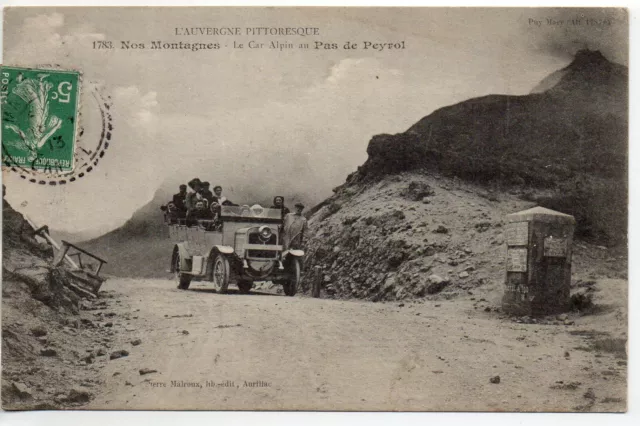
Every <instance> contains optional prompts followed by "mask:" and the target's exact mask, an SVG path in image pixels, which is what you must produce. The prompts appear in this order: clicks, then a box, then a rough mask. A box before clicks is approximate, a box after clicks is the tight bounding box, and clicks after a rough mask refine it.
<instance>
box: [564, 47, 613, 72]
mask: <svg viewBox="0 0 640 426" xmlns="http://www.w3.org/2000/svg"><path fill="white" fill-rule="evenodd" d="M604 64H608V65H609V64H611V62H609V61H608V60H607V58H605V57H604V55H603V54H602V53H601V52H600V51H599V50H589V49H580V50H578V51H577V52H576V55H575V57H574V58H573V61H572V62H571V64H569V67H570V68H574V67H584V66H589V65H604Z"/></svg>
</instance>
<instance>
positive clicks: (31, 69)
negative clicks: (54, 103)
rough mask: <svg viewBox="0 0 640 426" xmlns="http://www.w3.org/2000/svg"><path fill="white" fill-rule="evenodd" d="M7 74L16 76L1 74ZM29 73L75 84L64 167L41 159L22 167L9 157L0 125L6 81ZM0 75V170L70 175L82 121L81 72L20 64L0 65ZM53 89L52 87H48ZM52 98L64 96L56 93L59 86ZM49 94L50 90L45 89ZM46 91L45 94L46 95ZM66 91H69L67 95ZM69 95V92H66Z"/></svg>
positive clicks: (54, 133) (5, 99) (52, 134)
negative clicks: (66, 78)
mask: <svg viewBox="0 0 640 426" xmlns="http://www.w3.org/2000/svg"><path fill="white" fill-rule="evenodd" d="M7 71H12V72H13V73H16V74H14V75H12V76H10V75H5V74H6V72H7ZM21 72H24V73H29V74H35V75H38V74H42V73H46V74H56V75H70V76H73V79H75V81H76V87H75V88H73V87H72V89H71V91H73V92H74V96H75V99H74V101H75V102H72V103H70V107H71V108H72V109H73V114H72V116H73V126H72V129H71V135H72V139H71V141H70V143H71V149H70V150H69V151H68V154H67V155H66V156H65V157H68V158H65V160H67V161H68V165H66V164H64V163H62V164H63V165H61V164H60V163H59V162H58V164H55V161H54V160H56V159H49V160H50V161H47V160H48V158H47V157H43V158H44V161H40V162H35V161H34V162H32V163H30V164H25V163H24V162H22V164H20V163H18V162H16V161H15V159H14V158H13V156H12V155H10V150H8V149H7V148H8V147H7V145H6V142H7V140H6V138H5V136H6V128H5V127H6V126H5V124H6V123H4V108H5V106H6V103H7V100H8V95H9V91H8V83H9V81H10V79H11V78H16V77H17V75H18V74H17V73H21ZM0 73H1V74H0V75H1V77H2V86H1V94H0V100H1V101H0V123H2V128H1V132H2V167H3V169H16V168H17V169H19V170H20V171H21V172H23V173H24V172H28V174H36V175H40V176H42V175H46V174H49V175H50V176H56V175H59V174H67V173H72V172H73V171H74V169H75V165H76V161H75V160H76V149H77V145H78V139H79V137H80V129H81V128H82V126H81V124H80V121H81V118H82V114H81V108H82V86H83V73H82V71H81V70H79V69H73V68H62V67H60V66H58V65H36V66H33V65H31V66H20V65H0ZM51 89H53V87H52V88H51ZM55 89H56V92H54V93H56V95H58V96H60V94H62V95H67V94H64V93H63V92H61V93H58V91H60V90H61V89H62V90H64V88H60V87H56V88H55ZM49 91H50V90H49ZM49 91H47V92H49ZM71 91H70V92H71ZM70 92H69V93H70ZM48 101H49V99H47V102H48ZM59 130H60V129H57V130H56V131H55V132H52V133H51V134H50V135H48V137H47V138H46V140H44V143H47V142H49V141H50V140H51V139H52V138H54V137H55V136H56V134H57V133H58V132H59Z"/></svg>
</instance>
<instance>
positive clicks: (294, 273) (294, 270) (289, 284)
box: [282, 258, 300, 296]
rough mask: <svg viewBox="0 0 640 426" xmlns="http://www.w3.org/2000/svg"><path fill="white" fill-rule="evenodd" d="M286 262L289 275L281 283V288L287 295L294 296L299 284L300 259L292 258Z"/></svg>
mask: <svg viewBox="0 0 640 426" xmlns="http://www.w3.org/2000/svg"><path fill="white" fill-rule="evenodd" d="M288 263H289V267H288V268H287V269H288V272H289V274H290V277H289V278H287V280H286V281H285V283H284V284H283V285H282V289H283V290H284V294H286V295H287V296H295V295H296V293H297V292H298V287H299V286H300V260H299V259H296V258H293V259H291V261H290V262H288Z"/></svg>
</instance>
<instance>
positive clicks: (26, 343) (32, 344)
mask: <svg viewBox="0 0 640 426" xmlns="http://www.w3.org/2000/svg"><path fill="white" fill-rule="evenodd" d="M2 218H3V221H2V225H3V227H2V237H3V240H2V408H3V409H5V410H22V409H55V408H69V407H78V406H81V405H83V404H86V403H87V402H89V401H90V400H91V398H92V397H93V394H94V391H93V390H92V389H91V388H93V387H95V386H98V385H99V383H98V381H97V380H96V371H97V368H98V367H96V366H95V365H94V363H93V361H94V360H95V358H96V356H98V352H100V354H101V355H100V356H102V358H103V359H104V358H105V357H104V355H105V354H106V353H107V352H106V346H105V345H108V342H109V341H110V340H111V338H110V337H109V335H110V334H113V332H112V331H110V329H108V328H101V327H99V326H98V324H97V323H94V321H93V320H95V316H93V315H91V314H90V313H88V312H87V311H88V310H94V309H100V308H105V307H106V306H107V302H106V301H105V300H99V299H98V298H94V297H89V298H87V297H88V295H87V292H86V291H83V289H82V288H80V286H81V285H82V284H81V283H80V282H78V281H77V279H76V278H75V277H74V275H73V274H71V273H70V271H68V270H67V269H65V268H63V267H53V266H52V265H51V263H52V260H53V251H52V248H51V247H50V246H48V245H47V244H45V243H43V242H42V241H40V240H39V239H36V238H34V236H33V228H31V226H30V225H29V224H28V223H27V222H26V221H25V220H24V217H23V216H22V215H21V214H20V213H18V212H16V211H15V210H14V209H13V208H12V207H11V206H10V205H9V204H8V203H7V202H6V201H5V200H4V199H3V206H2ZM101 296H102V298H103V299H104V298H105V297H106V296H107V295H105V294H104V293H103V294H102V295H101ZM87 348H88V349H89V350H87ZM94 349H95V351H94Z"/></svg>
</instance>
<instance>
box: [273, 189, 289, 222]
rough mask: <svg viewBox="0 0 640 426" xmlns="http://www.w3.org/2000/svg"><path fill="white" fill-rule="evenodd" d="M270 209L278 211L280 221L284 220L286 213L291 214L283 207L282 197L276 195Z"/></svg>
mask: <svg viewBox="0 0 640 426" xmlns="http://www.w3.org/2000/svg"><path fill="white" fill-rule="evenodd" d="M271 208H272V209H278V210H280V213H281V217H282V219H284V217H285V216H286V215H287V213H291V210H289V209H288V208H287V206H285V205H284V197H283V196H281V195H277V196H275V197H274V198H273V205H272V206H271Z"/></svg>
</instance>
